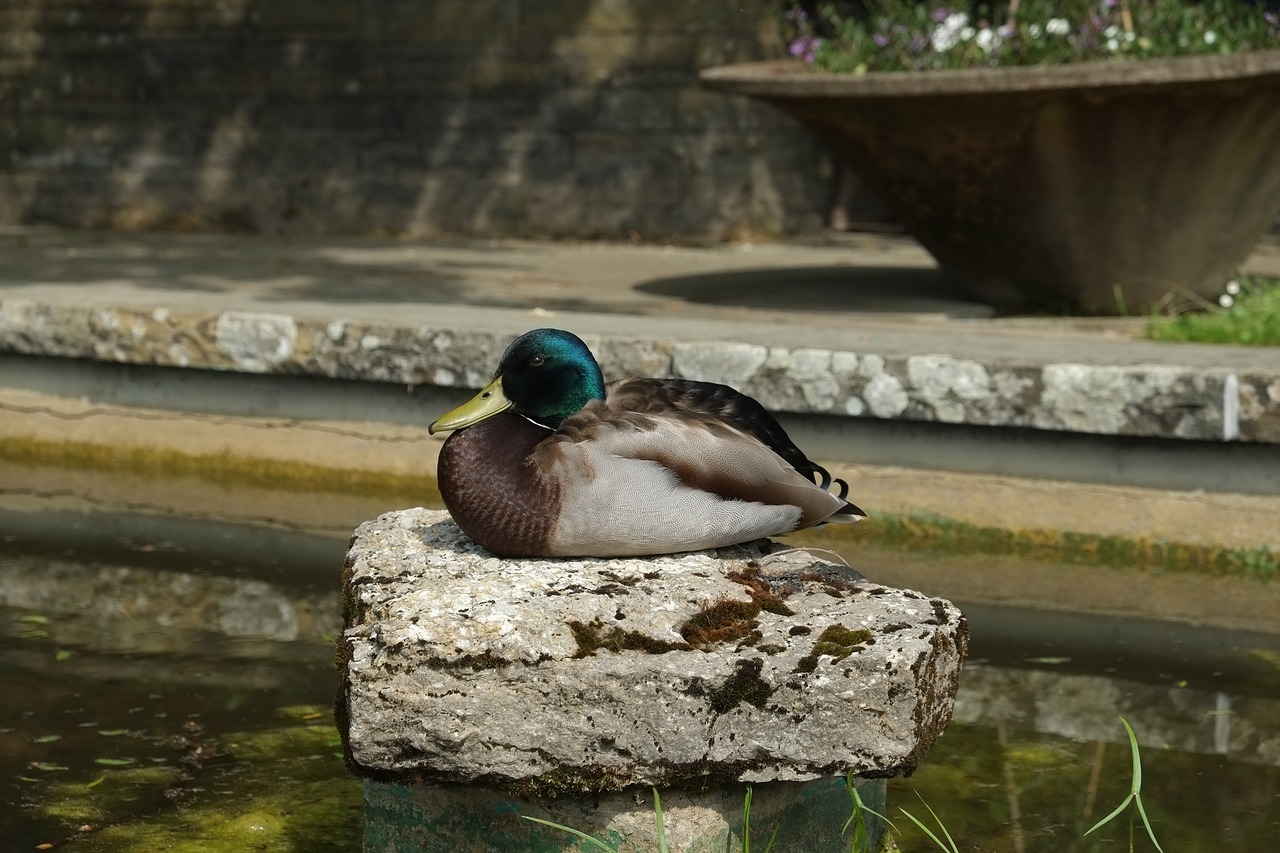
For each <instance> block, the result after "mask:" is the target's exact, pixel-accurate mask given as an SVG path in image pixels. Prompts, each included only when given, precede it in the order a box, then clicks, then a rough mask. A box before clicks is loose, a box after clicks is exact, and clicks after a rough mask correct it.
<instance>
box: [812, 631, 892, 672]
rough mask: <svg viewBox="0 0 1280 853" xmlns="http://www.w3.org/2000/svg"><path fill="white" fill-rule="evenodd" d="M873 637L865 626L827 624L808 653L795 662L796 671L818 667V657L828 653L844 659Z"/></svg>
mask: <svg viewBox="0 0 1280 853" xmlns="http://www.w3.org/2000/svg"><path fill="white" fill-rule="evenodd" d="M874 642H875V638H874V637H873V636H872V634H871V632H870V631H868V630H867V629H866V628H858V629H857V630H852V629H849V628H846V627H845V626H843V625H839V624H837V625H829V626H827V627H826V628H824V629H823V630H822V633H821V634H819V635H818V639H817V640H815V641H814V643H813V649H812V650H811V651H810V652H809V654H807V655H805V656H804V657H802V658H800V660H799V661H797V662H796V668H795V671H796V672H813V671H814V670H815V669H817V668H818V658H820V657H822V656H823V655H830V656H831V657H833V658H835V659H836V660H844V659H845V658H847V657H848V656H849V655H851V654H853V653H854V651H856V650H857V649H860V648H862V647H863V646H865V645H868V644H870V643H874Z"/></svg>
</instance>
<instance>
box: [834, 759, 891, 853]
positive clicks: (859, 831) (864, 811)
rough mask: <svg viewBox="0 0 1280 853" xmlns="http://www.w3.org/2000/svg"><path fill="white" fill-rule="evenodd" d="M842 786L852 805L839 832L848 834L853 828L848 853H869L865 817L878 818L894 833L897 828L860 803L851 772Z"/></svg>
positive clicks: (869, 838) (868, 832)
mask: <svg viewBox="0 0 1280 853" xmlns="http://www.w3.org/2000/svg"><path fill="white" fill-rule="evenodd" d="M844 786H845V788H846V790H848V791H849V799H850V801H851V802H852V804H853V810H852V811H851V812H850V814H849V819H848V820H846V821H845V822H844V828H843V829H842V830H841V832H848V831H849V827H850V826H852V827H853V837H852V838H850V840H849V853H871V832H870V828H869V827H868V826H867V815H871V816H872V817H878V818H880V820H882V821H884V822H885V824H886V825H887V826H888V827H889V828H890V829H892V830H893V831H894V832H897V831H898V828H897V827H896V826H894V825H893V821H891V820H889V819H888V818H887V817H885V816H884V815H882V814H880V813H879V812H878V811H875V810H873V809H871V808H870V807H869V806H868V805H867V804H866V803H864V802H862V795H860V794H859V793H858V789H857V787H856V786H855V785H854V784H853V773H852V772H850V773H848V774H846V775H845V777H844Z"/></svg>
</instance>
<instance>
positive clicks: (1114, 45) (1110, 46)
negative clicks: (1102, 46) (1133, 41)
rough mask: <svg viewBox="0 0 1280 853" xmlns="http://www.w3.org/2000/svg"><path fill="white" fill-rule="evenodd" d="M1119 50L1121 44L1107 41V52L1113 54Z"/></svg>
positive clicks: (1110, 40)
mask: <svg viewBox="0 0 1280 853" xmlns="http://www.w3.org/2000/svg"><path fill="white" fill-rule="evenodd" d="M1119 49H1120V42H1118V41H1116V40H1115V39H1107V50H1109V51H1111V52H1112V53H1115V52H1116V51H1117V50H1119Z"/></svg>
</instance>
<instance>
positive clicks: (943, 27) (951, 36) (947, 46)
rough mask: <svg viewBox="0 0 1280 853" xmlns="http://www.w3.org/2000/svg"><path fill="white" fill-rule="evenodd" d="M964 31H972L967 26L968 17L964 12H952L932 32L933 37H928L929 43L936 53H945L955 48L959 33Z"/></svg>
mask: <svg viewBox="0 0 1280 853" xmlns="http://www.w3.org/2000/svg"><path fill="white" fill-rule="evenodd" d="M965 29H972V27H970V26H969V16H968V15H966V14H965V13H964V12H954V13H952V14H950V15H948V16H947V18H946V20H944V21H943V22H942V23H941V24H939V25H938V28H937V29H936V30H934V31H933V35H932V36H930V37H929V43H930V44H931V45H932V46H933V49H934V50H935V51H937V52H938V53H946V52H947V51H948V50H951V48H953V47H955V46H956V43H957V42H958V41H959V39H960V34H961V31H963V30H965Z"/></svg>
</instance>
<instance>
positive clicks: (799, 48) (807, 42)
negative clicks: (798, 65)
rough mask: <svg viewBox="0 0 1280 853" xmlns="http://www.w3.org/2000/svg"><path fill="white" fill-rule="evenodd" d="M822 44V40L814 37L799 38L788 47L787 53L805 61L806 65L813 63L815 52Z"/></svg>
mask: <svg viewBox="0 0 1280 853" xmlns="http://www.w3.org/2000/svg"><path fill="white" fill-rule="evenodd" d="M821 44H822V39H820V38H814V37H813V36H809V35H803V36H798V37H797V38H796V40H795V41H793V42H792V43H791V44H789V45H788V46H787V53H789V54H791V55H792V56H796V57H799V58H800V59H803V60H804V61H805V62H806V63H812V62H813V59H814V51H815V50H817V49H818V47H819V46H820V45H821Z"/></svg>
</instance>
